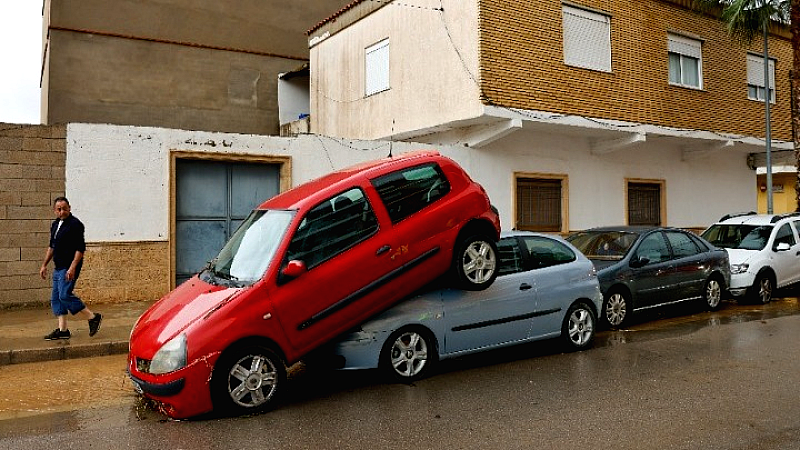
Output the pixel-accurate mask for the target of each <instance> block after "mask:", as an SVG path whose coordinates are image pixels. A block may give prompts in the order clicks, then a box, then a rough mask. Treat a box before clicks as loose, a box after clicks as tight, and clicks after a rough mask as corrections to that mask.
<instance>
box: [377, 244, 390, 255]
mask: <svg viewBox="0 0 800 450" xmlns="http://www.w3.org/2000/svg"><path fill="white" fill-rule="evenodd" d="M391 249H392V247H391V246H389V245H384V246H383V247H381V248H379V249H378V251H377V252H375V256H380V255H382V254H384V253H386V252H388V251H389V250H391Z"/></svg>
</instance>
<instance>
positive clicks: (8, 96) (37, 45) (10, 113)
mask: <svg viewBox="0 0 800 450" xmlns="http://www.w3.org/2000/svg"><path fill="white" fill-rule="evenodd" d="M42 3H43V2H42V1H41V0H0V123H1V122H5V123H41V119H40V117H39V111H40V104H39V101H40V93H41V89H40V88H39V80H40V78H41V72H42Z"/></svg>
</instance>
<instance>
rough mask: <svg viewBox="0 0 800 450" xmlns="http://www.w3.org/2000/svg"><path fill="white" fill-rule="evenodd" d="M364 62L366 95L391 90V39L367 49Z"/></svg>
mask: <svg viewBox="0 0 800 450" xmlns="http://www.w3.org/2000/svg"><path fill="white" fill-rule="evenodd" d="M364 61H365V64H366V68H365V70H366V73H365V78H364V79H365V86H364V95H365V96H370V95H373V94H377V93H379V92H383V91H387V90H389V39H384V40H382V41H380V42H378V43H377V44H375V45H372V46H370V47H367V49H366V51H365V58H364Z"/></svg>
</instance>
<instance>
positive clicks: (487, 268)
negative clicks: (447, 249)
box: [453, 235, 497, 291]
mask: <svg viewBox="0 0 800 450" xmlns="http://www.w3.org/2000/svg"><path fill="white" fill-rule="evenodd" d="M453 263H454V264H453V265H454V269H455V277H456V283H457V284H458V287H459V288H461V289H465V290H469V291H481V290H483V289H486V288H488V287H489V286H490V285H491V284H492V283H493V282H494V279H495V278H497V244H495V242H494V241H493V240H492V239H489V238H487V237H484V236H480V235H473V236H469V237H468V238H466V239H464V240H462V241H461V242H459V243H457V244H456V248H455V256H454V261H453Z"/></svg>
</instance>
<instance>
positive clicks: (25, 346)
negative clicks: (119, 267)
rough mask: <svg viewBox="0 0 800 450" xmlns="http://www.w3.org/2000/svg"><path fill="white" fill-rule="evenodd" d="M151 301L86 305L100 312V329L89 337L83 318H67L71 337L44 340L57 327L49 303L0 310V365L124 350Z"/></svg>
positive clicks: (106, 353)
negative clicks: (36, 307)
mask: <svg viewBox="0 0 800 450" xmlns="http://www.w3.org/2000/svg"><path fill="white" fill-rule="evenodd" d="M151 304H152V302H129V303H102V304H92V305H88V306H89V308H90V309H91V310H92V311H94V312H99V313H101V314H102V315H103V322H102V324H101V325H100V331H98V332H97V334H96V335H94V336H93V337H89V325H88V323H87V322H86V321H85V320H78V319H74V318H72V317H70V318H69V320H68V322H67V325H68V326H69V330H70V331H71V332H72V338H71V339H64V340H57V341H45V340H44V336H45V335H46V334H47V333H49V332H51V331H53V330H54V329H55V328H56V327H57V326H58V321H57V319H56V318H55V317H54V316H53V313H52V311H50V306H49V305H42V307H41V308H38V309H20V310H0V366H3V365H7V364H19V363H28V362H39V361H51V360H58V359H70V358H85V357H90V356H104V355H114V354H121V353H127V352H128V339H129V338H130V333H131V329H132V328H133V324H134V322H136V319H138V318H139V316H140V315H141V314H142V313H143V312H144V311H145V310H146V309H147V308H148V307H149V306H150V305H151Z"/></svg>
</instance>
